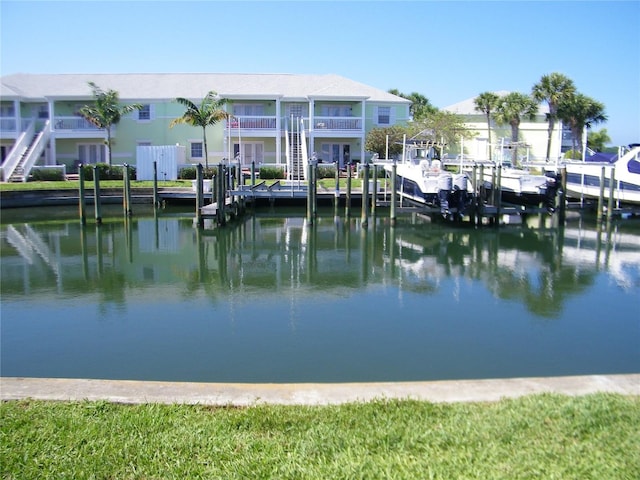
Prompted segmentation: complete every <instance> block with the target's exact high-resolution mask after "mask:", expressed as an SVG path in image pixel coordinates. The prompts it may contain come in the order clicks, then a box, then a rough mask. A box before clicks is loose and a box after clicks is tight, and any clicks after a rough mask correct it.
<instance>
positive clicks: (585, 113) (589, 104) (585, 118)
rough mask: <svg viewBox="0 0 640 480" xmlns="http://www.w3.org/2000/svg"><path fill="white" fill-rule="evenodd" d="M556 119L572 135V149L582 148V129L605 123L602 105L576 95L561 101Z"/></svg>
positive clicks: (581, 95)
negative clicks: (568, 128)
mask: <svg viewBox="0 0 640 480" xmlns="http://www.w3.org/2000/svg"><path fill="white" fill-rule="evenodd" d="M558 118H560V119H561V120H562V121H563V122H565V123H567V124H568V125H569V127H570V128H571V133H572V147H571V148H572V149H573V150H575V151H577V150H578V148H582V140H583V139H582V133H583V132H584V128H585V127H587V128H591V126H592V125H596V124H598V123H602V122H605V121H607V116H606V115H605V113H604V104H602V103H600V102H598V101H597V100H594V99H593V98H590V97H587V96H586V95H583V94H581V93H576V94H575V95H571V96H570V97H568V98H565V99H563V101H562V102H560V104H559V105H558Z"/></svg>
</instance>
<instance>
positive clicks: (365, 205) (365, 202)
mask: <svg viewBox="0 0 640 480" xmlns="http://www.w3.org/2000/svg"><path fill="white" fill-rule="evenodd" d="M361 215H362V216H361V220H360V223H361V224H362V227H363V228H367V226H368V225H369V162H367V161H365V162H364V172H363V175H362V214H361Z"/></svg>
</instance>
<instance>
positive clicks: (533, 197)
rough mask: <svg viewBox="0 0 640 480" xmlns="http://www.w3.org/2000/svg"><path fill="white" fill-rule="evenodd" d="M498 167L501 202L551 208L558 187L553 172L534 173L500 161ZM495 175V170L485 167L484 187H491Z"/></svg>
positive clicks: (495, 177)
mask: <svg viewBox="0 0 640 480" xmlns="http://www.w3.org/2000/svg"><path fill="white" fill-rule="evenodd" d="M500 167H501V168H500V192H501V199H502V201H503V202H506V203H511V204H515V205H530V206H534V205H537V206H539V205H543V206H546V207H547V208H548V209H549V210H551V211H552V210H553V208H554V206H555V197H556V193H557V189H558V182H557V179H556V175H555V173H553V172H549V173H545V174H535V173H532V172H530V171H529V170H527V169H523V168H516V167H512V166H511V164H510V163H502V165H500ZM497 175H498V174H497V170H494V168H492V166H489V168H486V167H485V169H484V178H483V181H484V186H485V188H487V189H490V190H492V189H493V182H494V181H496V182H497Z"/></svg>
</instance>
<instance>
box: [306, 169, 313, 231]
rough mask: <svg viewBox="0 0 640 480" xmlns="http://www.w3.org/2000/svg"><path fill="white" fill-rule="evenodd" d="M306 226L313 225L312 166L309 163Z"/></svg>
mask: <svg viewBox="0 0 640 480" xmlns="http://www.w3.org/2000/svg"><path fill="white" fill-rule="evenodd" d="M307 179H308V186H307V225H308V226H311V225H313V207H312V203H313V165H312V164H311V162H309V163H308V164H307Z"/></svg>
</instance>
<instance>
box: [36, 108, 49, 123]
mask: <svg viewBox="0 0 640 480" xmlns="http://www.w3.org/2000/svg"><path fill="white" fill-rule="evenodd" d="M36 117H37V118H39V119H40V120H45V119H47V118H49V107H48V106H47V105H38V106H37V107H36Z"/></svg>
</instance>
